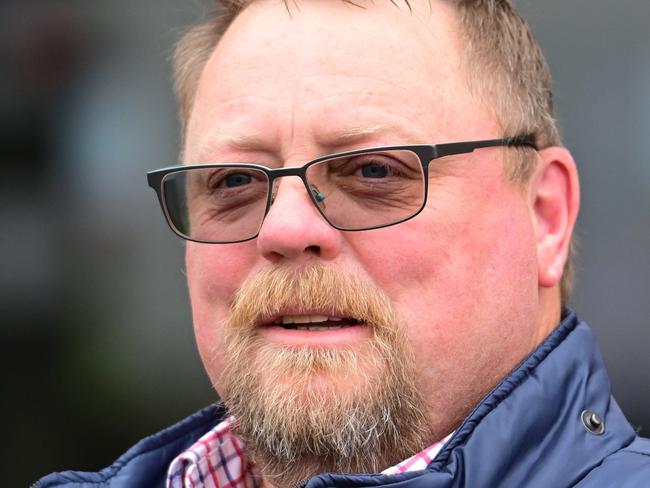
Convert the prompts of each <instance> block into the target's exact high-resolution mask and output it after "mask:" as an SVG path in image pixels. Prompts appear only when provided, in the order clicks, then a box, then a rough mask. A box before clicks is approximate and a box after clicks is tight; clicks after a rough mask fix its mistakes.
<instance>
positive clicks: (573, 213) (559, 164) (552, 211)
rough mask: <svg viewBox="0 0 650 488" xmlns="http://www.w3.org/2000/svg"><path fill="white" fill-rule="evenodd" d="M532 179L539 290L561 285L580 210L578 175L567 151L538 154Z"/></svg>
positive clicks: (555, 150) (563, 149)
mask: <svg viewBox="0 0 650 488" xmlns="http://www.w3.org/2000/svg"><path fill="white" fill-rule="evenodd" d="M539 158H540V160H539V166H538V168H537V171H536V174H535V177H534V179H533V188H532V190H533V193H532V198H533V212H534V219H535V231H536V237H537V273H538V284H539V286H540V287H545V288H550V287H553V286H555V285H558V284H559V283H560V280H561V278H562V272H563V270H564V264H565V263H566V260H567V257H568V254H569V248H570V244H571V235H572V234H573V228H574V225H575V221H576V218H577V216H578V209H579V207H580V184H579V181H578V171H577V168H576V165H575V162H574V160H573V157H572V156H571V153H569V151H568V150H566V149H565V148H563V147H549V148H546V149H543V150H540V151H539Z"/></svg>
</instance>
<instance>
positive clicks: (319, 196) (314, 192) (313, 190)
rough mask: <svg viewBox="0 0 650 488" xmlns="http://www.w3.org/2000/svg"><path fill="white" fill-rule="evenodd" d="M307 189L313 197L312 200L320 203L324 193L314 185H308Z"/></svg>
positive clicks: (323, 198)
mask: <svg viewBox="0 0 650 488" xmlns="http://www.w3.org/2000/svg"><path fill="white" fill-rule="evenodd" d="M309 191H310V192H311V194H312V196H313V197H314V200H316V203H321V202H322V201H323V200H325V198H326V197H325V195H324V194H323V193H321V191H320V190H319V189H318V188H317V187H316V186H315V185H310V186H309Z"/></svg>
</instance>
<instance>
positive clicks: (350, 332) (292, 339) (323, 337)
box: [260, 324, 370, 348]
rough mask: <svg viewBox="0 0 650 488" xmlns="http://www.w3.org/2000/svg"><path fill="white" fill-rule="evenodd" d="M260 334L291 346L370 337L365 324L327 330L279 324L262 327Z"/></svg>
mask: <svg viewBox="0 0 650 488" xmlns="http://www.w3.org/2000/svg"><path fill="white" fill-rule="evenodd" d="M260 334H261V335H262V336H263V337H264V338H266V339H267V340H268V341H269V342H274V343H277V344H281V345H285V346H292V347H300V346H303V347H304V346H307V347H319V348H323V347H325V348H327V347H336V346H342V345H346V344H353V343H356V342H360V341H363V340H366V339H368V338H370V329H369V327H368V326H366V325H363V324H361V325H354V326H352V327H342V328H340V329H329V330H298V329H285V328H284V327H281V326H279V325H270V326H266V327H262V328H261V329H260Z"/></svg>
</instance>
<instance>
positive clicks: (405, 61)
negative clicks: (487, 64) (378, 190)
mask: <svg viewBox="0 0 650 488" xmlns="http://www.w3.org/2000/svg"><path fill="white" fill-rule="evenodd" d="M289 3H290V4H291V5H292V7H291V11H290V12H289V11H288V10H287V7H285V5H284V4H283V3H282V2H281V1H279V0H259V1H257V2H254V3H253V4H252V5H250V6H249V7H247V8H246V9H245V10H244V11H243V12H242V13H241V14H240V15H239V17H238V18H237V19H235V21H234V22H233V24H232V25H231V26H230V28H229V29H228V31H227V32H226V34H225V35H224V37H223V38H222V40H221V42H220V43H219V45H218V46H217V48H216V49H215V50H214V52H213V53H212V55H211V57H210V59H209V61H208V63H207V64H206V67H205V69H204V72H203V73H202V76H201V80H200V82H199V86H198V90H197V96H196V99H195V100H196V102H195V105H194V109H193V111H192V114H191V117H190V121H189V124H188V134H187V136H188V137H187V148H189V149H190V152H191V151H192V149H196V150H199V148H202V152H205V150H206V148H207V152H208V153H209V152H210V150H211V149H210V148H211V147H215V146H217V147H218V146H220V145H230V146H235V147H236V146H237V145H238V143H241V142H242V141H245V142H246V144H244V145H246V146H250V145H252V144H250V143H252V142H254V144H253V145H257V146H259V148H260V149H261V150H275V149H276V148H275V147H274V148H271V147H262V146H266V145H268V146H275V145H283V144H284V143H286V142H287V141H293V140H295V139H299V138H301V137H302V136H304V137H310V138H311V139H312V140H313V143H314V144H317V145H320V146H322V147H329V146H335V145H336V140H337V139H341V140H342V138H340V137H337V134H338V135H340V134H348V135H349V134H352V135H354V134H359V135H360V136H359V137H358V139H363V138H364V137H365V138H366V139H368V141H369V142H370V141H371V140H372V139H373V138H377V137H376V136H377V133H381V132H385V133H388V132H392V133H393V134H395V136H394V138H393V139H392V140H386V141H385V142H386V143H391V144H392V143H398V142H403V143H414V142H428V143H430V142H443V141H444V140H455V139H458V138H463V137H464V138H468V137H471V136H472V134H471V132H472V131H474V132H476V135H477V136H478V135H481V136H482V135H484V131H482V130H481V123H482V125H483V128H484V125H485V122H489V120H488V119H490V116H489V114H486V113H481V115H480V116H477V114H476V112H481V111H480V110H479V109H478V108H477V101H476V100H474V99H473V97H471V95H470V93H469V89H468V85H467V83H466V77H465V75H464V73H463V67H464V64H463V57H462V49H463V47H462V39H461V36H460V33H459V28H458V21H457V18H456V13H455V11H454V10H453V8H452V7H450V6H448V5H447V4H446V3H442V2H437V1H436V0H432V1H431V3H429V2H426V3H421V2H416V3H413V4H412V7H413V8H412V10H410V9H409V8H407V7H406V6H405V5H399V4H398V5H395V4H393V3H391V2H390V1H388V0H387V1H381V0H379V1H376V2H374V3H370V2H368V3H365V2H362V3H360V4H359V6H355V5H351V4H349V3H345V2H343V1H336V0H327V1H325V0H305V1H302V2H298V3H297V4H293V3H291V2H289ZM293 5H295V6H293ZM484 112H485V111H484ZM490 123H491V122H490ZM461 133H462V134H461ZM380 135H381V134H380ZM380 138H381V137H380ZM396 138H397V139H396ZM348 139H349V140H350V141H353V142H356V141H355V138H354V137H352V138H348ZM346 140H347V139H346ZM377 142H382V141H377ZM239 146H242V144H239ZM332 149H342V148H339V147H332Z"/></svg>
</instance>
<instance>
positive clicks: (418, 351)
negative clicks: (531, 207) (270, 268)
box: [356, 189, 537, 388]
mask: <svg viewBox="0 0 650 488" xmlns="http://www.w3.org/2000/svg"><path fill="white" fill-rule="evenodd" d="M472 202H480V205H478V204H473V203H472ZM456 204H457V205H456V211H454V212H452V208H451V203H450V204H449V205H448V206H447V207H448V208H447V207H446V208H427V209H426V210H425V211H424V212H423V213H422V214H421V215H420V216H418V217H417V218H416V219H413V220H412V221H408V222H405V223H404V224H401V225H399V226H395V227H389V228H386V229H382V230H381V231H377V233H376V234H371V233H368V234H367V241H366V242H365V243H364V245H363V247H362V246H361V245H359V246H356V248H357V252H358V254H359V256H362V257H360V261H362V262H363V265H364V267H365V268H366V270H367V271H368V273H369V274H370V275H371V276H372V277H373V278H374V279H375V280H376V281H377V283H378V284H379V286H381V287H382V289H384V290H385V291H386V292H387V293H388V294H389V296H390V297H391V299H392V301H393V303H394V305H395V307H396V308H397V311H398V313H399V316H400V317H401V318H402V319H403V320H404V322H405V324H406V326H407V330H408V335H409V338H410V342H411V344H412V346H413V351H414V353H415V355H416V361H417V363H418V369H419V370H420V371H421V372H422V373H423V374H424V375H427V376H428V375H434V374H435V375H438V378H440V375H444V376H445V377H447V378H450V379H451V378H452V377H453V376H454V375H457V374H458V370H459V369H463V368H459V367H460V366H462V365H463V364H468V363H473V364H485V362H486V361H488V360H487V359H485V358H488V357H489V356H492V357H493V358H494V356H495V355H497V356H500V357H502V358H503V359H506V358H505V357H504V355H505V354H509V353H508V352H506V351H503V348H504V347H506V346H505V345H507V347H508V348H510V349H512V350H513V351H515V352H514V353H513V354H514V355H515V356H516V355H522V354H525V352H527V351H525V352H523V353H522V352H521V351H522V349H523V350H525V349H526V348H527V347H528V344H529V341H530V335H531V334H532V333H533V331H532V330H529V329H526V328H525V327H519V326H518V325H517V324H522V323H523V324H533V323H534V319H532V316H533V314H534V306H535V304H536V300H537V281H536V260H535V240H534V233H533V229H532V224H531V219H530V214H529V211H528V207H527V204H526V202H525V201H524V200H523V197H522V196H520V195H518V194H516V193H514V192H512V193H507V192H506V193H504V192H501V193H498V192H494V191H493V190H487V189H486V190H484V191H483V192H482V194H480V195H471V198H470V197H469V196H466V197H459V198H458V199H457V201H456ZM458 209H462V210H460V211H459V210H458ZM504 209H508V210H507V211H505V210H504ZM359 238H361V236H359ZM363 249H365V251H363ZM506 339H507V340H506ZM481 358H482V359H481ZM457 379H458V385H460V384H462V383H465V382H466V381H469V380H470V379H469V375H468V378H466V379H464V378H457ZM425 383H428V384H429V385H431V387H434V388H435V385H438V386H439V383H438V382H436V381H429V382H425ZM459 387H460V386H459Z"/></svg>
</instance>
